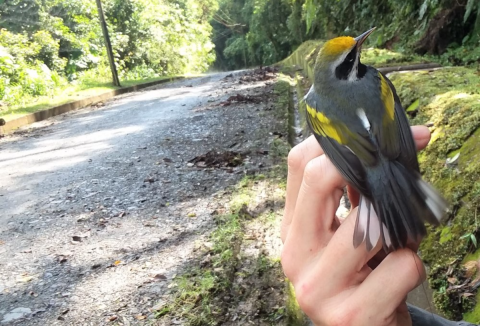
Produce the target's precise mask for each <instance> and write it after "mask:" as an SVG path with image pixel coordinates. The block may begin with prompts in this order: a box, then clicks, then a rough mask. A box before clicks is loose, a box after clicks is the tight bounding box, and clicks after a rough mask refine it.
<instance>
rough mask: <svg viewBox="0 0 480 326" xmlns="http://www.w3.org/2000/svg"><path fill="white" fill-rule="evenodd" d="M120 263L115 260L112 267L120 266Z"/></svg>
mask: <svg viewBox="0 0 480 326" xmlns="http://www.w3.org/2000/svg"><path fill="white" fill-rule="evenodd" d="M121 263H122V261H121V260H115V262H114V263H113V265H115V266H118V265H120V264H121Z"/></svg>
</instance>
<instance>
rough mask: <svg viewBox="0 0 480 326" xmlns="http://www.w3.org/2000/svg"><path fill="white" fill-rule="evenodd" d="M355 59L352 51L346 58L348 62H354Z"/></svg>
mask: <svg viewBox="0 0 480 326" xmlns="http://www.w3.org/2000/svg"><path fill="white" fill-rule="evenodd" d="M353 59H354V57H353V53H352V52H350V53H349V54H348V55H347V57H346V58H345V60H346V61H347V62H353Z"/></svg>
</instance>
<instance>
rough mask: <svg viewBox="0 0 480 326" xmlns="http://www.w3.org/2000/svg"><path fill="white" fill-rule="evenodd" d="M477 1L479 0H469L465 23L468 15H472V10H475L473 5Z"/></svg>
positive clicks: (464, 17) (464, 18)
mask: <svg viewBox="0 0 480 326" xmlns="http://www.w3.org/2000/svg"><path fill="white" fill-rule="evenodd" d="M476 1H478V0H468V2H467V6H466V11H465V15H464V16H463V23H464V24H465V23H466V22H467V19H468V17H470V14H471V13H472V10H473V5H474V4H475V2H476Z"/></svg>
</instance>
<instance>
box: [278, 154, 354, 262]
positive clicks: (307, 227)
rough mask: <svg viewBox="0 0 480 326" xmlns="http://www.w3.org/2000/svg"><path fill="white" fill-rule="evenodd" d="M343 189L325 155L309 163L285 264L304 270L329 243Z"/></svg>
mask: <svg viewBox="0 0 480 326" xmlns="http://www.w3.org/2000/svg"><path fill="white" fill-rule="evenodd" d="M344 187H345V181H344V180H343V178H342V176H341V175H340V173H339V172H338V171H337V169H336V168H335V166H334V165H333V164H332V162H330V160H329V159H328V158H327V157H326V156H325V155H322V156H320V157H317V158H314V159H313V160H311V161H310V162H309V163H308V164H307V166H306V167H305V173H304V176H303V181H302V184H301V186H300V190H299V194H298V199H297V204H296V206H295V211H294V214H293V219H292V223H291V226H290V230H289V232H288V235H287V238H286V240H285V245H284V248H283V252H282V261H283V260H284V258H286V259H287V260H288V261H289V262H288V263H289V264H291V265H293V266H296V268H295V269H301V268H302V266H304V264H305V263H306V262H307V261H308V260H309V259H310V258H311V257H312V256H314V255H316V254H317V253H318V251H319V250H320V249H322V248H324V247H325V246H326V245H327V244H328V242H329V241H330V239H331V237H332V235H333V233H334V230H333V229H332V225H337V223H334V221H335V213H336V211H337V208H338V205H339V202H340V198H341V196H342V195H343V188H344ZM350 244H351V241H350ZM290 255H291V257H287V256H290Z"/></svg>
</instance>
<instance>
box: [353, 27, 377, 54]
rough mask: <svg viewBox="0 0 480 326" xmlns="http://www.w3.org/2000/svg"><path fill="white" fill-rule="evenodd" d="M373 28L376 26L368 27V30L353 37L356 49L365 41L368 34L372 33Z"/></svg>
mask: <svg viewBox="0 0 480 326" xmlns="http://www.w3.org/2000/svg"><path fill="white" fill-rule="evenodd" d="M375 29H376V27H373V28H370V29H369V30H368V31H366V32H365V33H363V34H362V35H360V36H357V37H355V42H357V49H360V47H361V46H362V44H363V42H365V40H366V39H367V37H368V35H370V34H372V33H373V31H374V30H375Z"/></svg>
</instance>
